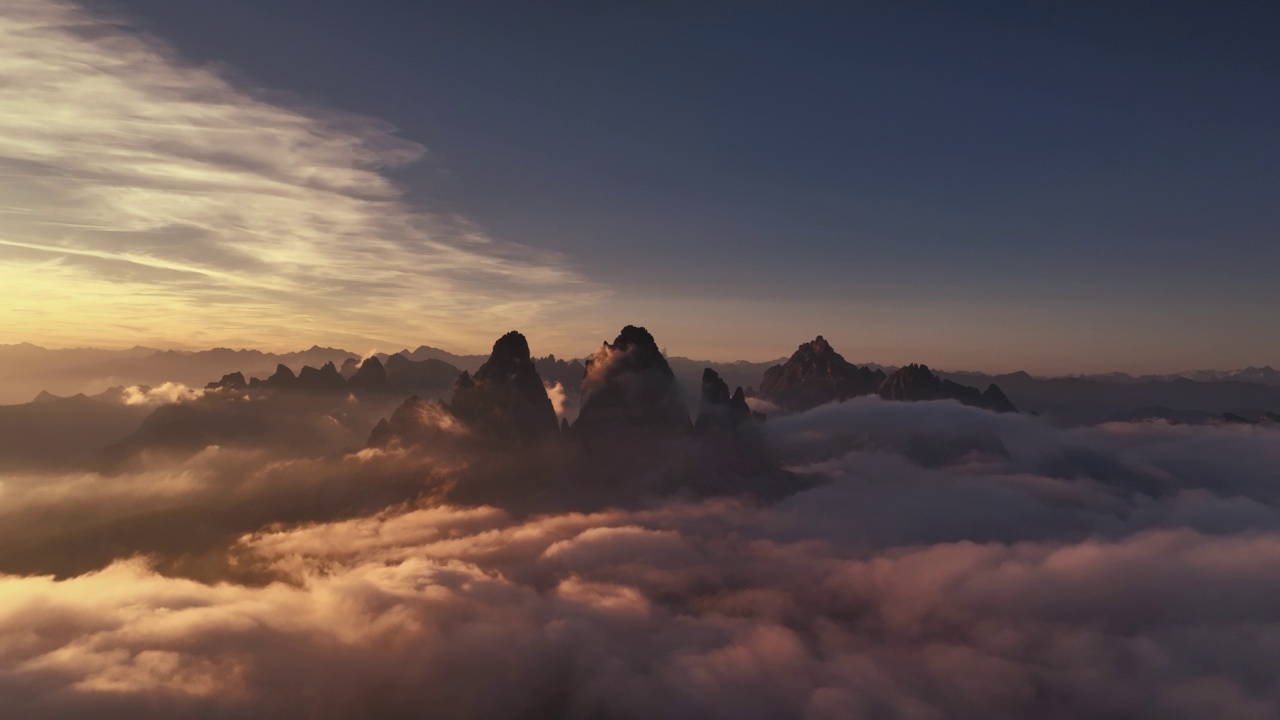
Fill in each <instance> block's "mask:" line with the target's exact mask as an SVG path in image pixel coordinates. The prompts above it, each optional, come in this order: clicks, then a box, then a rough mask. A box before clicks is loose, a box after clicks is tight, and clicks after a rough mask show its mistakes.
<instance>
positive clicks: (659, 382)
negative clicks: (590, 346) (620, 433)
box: [573, 325, 689, 433]
mask: <svg viewBox="0 0 1280 720" xmlns="http://www.w3.org/2000/svg"><path fill="white" fill-rule="evenodd" d="M586 371H587V372H586V377H585V378H583V381H582V398H583V399H582V411H581V412H580V413H579V414H578V419H577V421H576V422H575V423H574V425H573V429H574V430H575V431H577V432H580V433H593V432H601V431H610V430H641V429H643V430H653V431H660V432H681V431H687V430H688V429H689V411H688V410H687V409H686V408H685V406H684V402H683V401H682V400H681V399H680V388H679V387H678V386H677V385H676V377H675V374H674V373H673V372H671V366H670V365H668V364H667V359H666V358H664V357H663V356H662V351H661V350H659V349H658V344H657V343H656V342H655V341H654V339H653V336H652V335H650V334H649V331H647V330H645V329H644V328H642V327H636V326H634V325H628V326H626V327H624V328H622V332H620V333H619V334H618V337H617V339H615V340H614V341H613V343H612V344H610V343H604V344H603V345H601V346H600V349H599V350H597V351H596V352H595V354H594V355H592V356H591V357H590V358H589V359H588V360H587V365H586Z"/></svg>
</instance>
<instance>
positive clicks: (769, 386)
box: [758, 335, 885, 412]
mask: <svg viewBox="0 0 1280 720" xmlns="http://www.w3.org/2000/svg"><path fill="white" fill-rule="evenodd" d="M884 378H885V375H884V373H883V372H882V371H880V370H872V369H870V368H866V367H858V366H856V365H854V364H852V363H850V362H848V361H847V360H845V359H844V357H843V356H841V355H840V353H838V352H836V351H835V350H834V349H833V348H832V347H831V345H830V344H829V343H828V342H827V341H826V339H825V338H823V337H822V336H821V335H819V336H818V337H817V338H815V339H814V340H813V341H812V342H807V343H805V344H803V345H801V346H800V347H799V348H797V349H796V351H795V353H793V354H792V355H791V357H790V358H789V359H788V360H787V361H786V362H785V363H783V364H781V365H774V366H773V367H771V368H769V369H768V370H766V371H765V373H764V379H763V380H761V382H760V390H759V392H758V394H759V396H760V397H762V398H764V399H765V400H768V401H769V402H772V403H774V404H775V405H778V406H779V407H781V408H784V409H786V410H791V411H793V412H799V411H802V410H808V409H810V408H814V407H817V406H819V405H822V404H825V403H829V402H833V401H836V400H847V399H849V398H851V397H857V396H859V395H870V394H872V393H873V392H875V391H876V388H877V387H879V385H880V383H881V382H883V381H884Z"/></svg>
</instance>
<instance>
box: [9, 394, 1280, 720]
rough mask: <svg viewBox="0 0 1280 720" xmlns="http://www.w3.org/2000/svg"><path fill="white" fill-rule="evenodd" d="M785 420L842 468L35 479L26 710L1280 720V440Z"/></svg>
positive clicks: (1255, 435)
mask: <svg viewBox="0 0 1280 720" xmlns="http://www.w3.org/2000/svg"><path fill="white" fill-rule="evenodd" d="M766 428H767V431H768V437H769V441H770V444H771V446H772V448H773V451H774V452H775V454H776V455H777V456H778V457H779V459H780V460H782V461H783V462H784V463H785V464H786V465H787V466H788V467H789V468H790V469H791V470H793V471H794V472H797V473H804V474H810V475H813V476H815V477H817V478H819V479H821V480H822V481H823V483H822V484H821V485H819V486H818V487H816V488H814V489H810V490H807V491H804V492H801V493H798V494H796V495H793V496H791V497H790V498H788V499H786V500H784V501H782V502H780V503H777V504H773V505H761V504H759V503H754V502H751V501H749V500H742V499H732V498H718V499H705V500H696V499H691V498H679V499H669V500H665V501H655V500H653V499H652V498H649V499H645V500H643V501H639V500H638V501H637V503H636V504H634V505H633V506H625V507H604V508H598V509H594V510H588V511H576V512H543V513H539V514H519V513H517V512H515V511H513V510H509V509H503V508H501V507H496V506H491V505H486V506H471V507H468V506H461V505H451V504H443V503H442V502H441V501H440V500H439V499H438V498H439V494H438V492H437V491H438V489H439V488H441V487H444V486H446V485H448V484H450V483H457V482H464V481H465V478H466V468H467V466H468V462H469V459H468V458H466V457H460V456H457V455H451V454H450V453H448V452H438V451H433V450H432V449H430V448H416V449H412V450H361V451H356V452H345V453H344V452H334V453H330V454H327V455H321V456H300V455H299V454H297V453H284V452H279V451H275V450H273V449H272V448H270V447H260V448H237V449H234V450H232V449H223V448H218V447H210V448H206V449H205V450H203V451H201V452H199V453H196V454H195V455H192V456H190V457H186V458H181V459H175V458H170V457H166V456H156V457H153V458H151V459H150V460H147V461H144V462H142V463H141V464H137V465H134V466H131V467H130V468H129V469H128V470H127V471H122V472H118V473H116V474H114V475H100V474H96V473H90V472H83V473H60V474H38V473H29V474H25V475H20V474H12V475H9V476H6V477H4V478H3V479H2V480H0V570H3V571H4V572H5V574H4V575H3V576H0V715H3V716H5V717H55V718H56V717H89V716H92V717H130V718H138V717H177V716H198V717H307V718H326V717H436V718H451V717H458V718H462V717H489V718H542V717H546V718H553V717H555V718H559V717H570V718H647V717H677V718H735V719H741V718H813V719H817V718H993V717H1013V718H1022V717H1025V718H1080V717H1089V718H1214V719H1216V718H1226V717H1231V718H1274V717H1277V716H1278V708H1280V687H1278V686H1277V680H1276V674H1275V672H1274V668H1275V667H1277V666H1280V603H1277V602H1276V598H1277V597H1280V515H1278V514H1277V511H1276V508H1277V500H1278V499H1280V496H1278V495H1277V492H1276V488H1277V487H1278V483H1280V431H1277V430H1274V429H1270V428H1266V427H1260V426H1228V425H1218V426H1181V425H1169V424H1164V423H1140V424H1110V425H1103V426H1097V427H1089V428H1077V429H1062V428H1058V427H1054V426H1052V425H1050V424H1048V423H1046V422H1044V421H1042V420H1040V419H1038V418H1035V417H1029V416H1019V415H996V414H993V413H988V412H985V411H981V410H977V409H973V408H966V407H962V406H959V405H957V404H954V403H949V402H939V403H891V402H884V401H880V400H878V399H871V398H865V399H858V400H853V401H850V402H846V403H840V404H833V405H828V406H824V407H820V408H817V409H814V410H812V411H810V412H807V413H802V414H798V415H793V416H789V417H775V418H771V419H770V420H769V421H768V422H767V423H766ZM509 472H510V473H511V474H512V477H511V482H513V483H518V482H520V481H521V480H522V478H521V477H520V469H519V464H518V463H513V464H512V466H511V469H510V471H509ZM608 481H609V478H607V477H603V478H600V482H608Z"/></svg>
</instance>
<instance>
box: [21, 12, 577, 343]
mask: <svg viewBox="0 0 1280 720" xmlns="http://www.w3.org/2000/svg"><path fill="white" fill-rule="evenodd" d="M0 33H3V35H4V37H5V42H4V43H3V45H2V46H0V105H3V107H4V108H5V112H4V113H3V114H2V115H0V197H3V198H4V200H3V201H2V202H0V247H2V248H3V252H0V277H2V278H3V279H4V284H5V287H6V290H7V292H6V293H5V294H4V297H3V298H0V317H3V318H4V321H5V322H4V325H5V330H4V332H5V334H6V337H7V338H9V339H11V340H38V341H43V342H49V343H53V344H59V343H77V344H78V343H96V344H121V343H122V342H126V343H129V344H132V343H134V342H139V341H148V340H165V341H178V342H187V343H192V344H213V343H215V342H216V343H222V342H226V341H228V340H234V341H235V342H237V343H243V344H253V345H257V346H261V347H282V346H285V345H297V346H305V345H306V344H309V343H310V341H311V340H312V339H313V338H314V337H315V336H316V333H317V330H316V328H317V327H320V328H323V330H324V335H325V337H327V338H332V339H333V341H334V342H348V343H356V344H361V343H365V342H368V341H370V340H383V341H391V342H399V343H402V344H412V343H414V342H417V341H418V340H420V339H421V338H423V337H433V338H439V339H441V340H443V341H447V342H452V343H459V344H463V343H465V344H472V343H473V342H476V341H477V340H478V338H476V337H472V333H474V332H480V331H479V330H477V328H483V327H486V326H488V325H493V326H494V327H506V326H508V325H509V324H511V323H513V322H514V323H528V324H533V321H535V320H536V319H537V318H538V317H541V316H542V315H543V314H544V313H545V312H546V311H547V310H548V309H549V308H552V307H560V306H565V305H574V304H575V303H581V302H587V301H589V300H590V299H591V298H592V297H593V296H594V295H595V293H596V292H597V291H596V290H595V289H594V288H592V287H591V286H590V285H589V284H587V283H585V282H584V281H583V280H582V279H581V278H580V277H579V276H577V275H576V274H575V273H574V272H573V271H572V270H571V269H569V268H568V267H567V266H566V265H565V264H564V263H563V262H562V261H561V260H560V259H558V258H556V257H553V256H549V255H545V254H538V253H534V252H532V251H530V250H528V249H525V248H521V247H518V246H514V245H507V244H502V243H499V242H497V241H494V240H492V239H490V238H488V237H486V236H485V235H484V234H483V233H482V232H480V231H479V230H477V229H475V228H474V227H471V226H469V225H468V224H467V223H466V222H465V221H462V220H460V219H457V218H446V217H440V216H433V215H428V214H426V213H423V212H419V211H416V210H415V209H413V208H411V207H410V206H408V205H407V204H406V203H405V201H404V200H403V199H402V197H401V193H400V190H399V189H398V188H397V187H396V186H395V184H394V183H393V182H392V181H391V180H390V179H389V178H388V176H387V174H386V171H387V170H389V169H392V168H395V167H398V166H402V165H404V164H406V163H410V162H413V161H415V160H417V159H418V158H419V157H421V156H422V154H423V148H422V147H421V146H419V145H417V144H415V143H412V142H409V141H406V140H404V139H401V138H399V137H397V136H396V135H395V134H394V131H393V129H392V128H389V127H387V126H385V125H383V124H381V123H379V122H377V121H374V120H370V119H368V118H362V117H356V116H351V115H344V114H341V113H337V112H333V111H327V110H319V109H315V108H306V107H301V106H298V105H297V104H296V103H293V104H290V103H286V102H284V101H282V100H280V99H279V98H276V97H271V96H268V95H267V94H265V93H262V92H254V91H249V90H245V89H241V88H238V87H235V86H233V85H232V84H230V83H229V82H228V81H227V80H225V79H224V78H223V77H222V76H221V75H220V74H219V72H218V71H217V69H216V68H211V67H200V66H193V65H190V64H188V63H185V62H183V61H182V60H181V59H180V58H178V57H177V56H176V55H175V54H174V52H173V51H172V50H171V49H170V48H168V47H167V46H165V45H164V44H163V43H162V42H160V41H159V40H157V39H155V38H151V37H148V36H146V35H144V34H141V33H139V32H137V31H135V30H133V29H131V28H129V27H127V26H124V25H122V24H120V23H119V22H117V21H115V20H113V19H112V18H110V17H106V16H102V15H99V14H96V13H93V12H89V11H86V10H84V9H82V8H81V7H79V6H77V5H75V4H72V3H70V2H63V1H61V0H14V2H6V3H5V4H4V6H3V7H2V8H0ZM462 317H465V318H466V321H465V323H464V322H463V321H462V320H460V318H462ZM428 329H429V333H428ZM488 332H491V331H488ZM121 337H126V338H128V339H127V340H126V341H121Z"/></svg>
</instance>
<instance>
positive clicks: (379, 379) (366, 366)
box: [347, 356, 391, 392]
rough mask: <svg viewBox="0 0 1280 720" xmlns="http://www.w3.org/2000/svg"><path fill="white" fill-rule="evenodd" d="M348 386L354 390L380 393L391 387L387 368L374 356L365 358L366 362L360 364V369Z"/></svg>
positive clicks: (348, 381)
mask: <svg viewBox="0 0 1280 720" xmlns="http://www.w3.org/2000/svg"><path fill="white" fill-rule="evenodd" d="M347 385H348V387H350V388H351V389H352V390H364V391H371V392H380V391H384V390H388V389H390V387H391V385H390V383H388V381H387V369H386V367H384V366H383V365H382V361H381V360H379V359H378V358H376V357H373V356H370V357H367V358H365V359H364V362H362V363H360V367H359V369H357V370H356V371H355V373H354V374H353V375H351V378H350V379H349V380H347Z"/></svg>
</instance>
